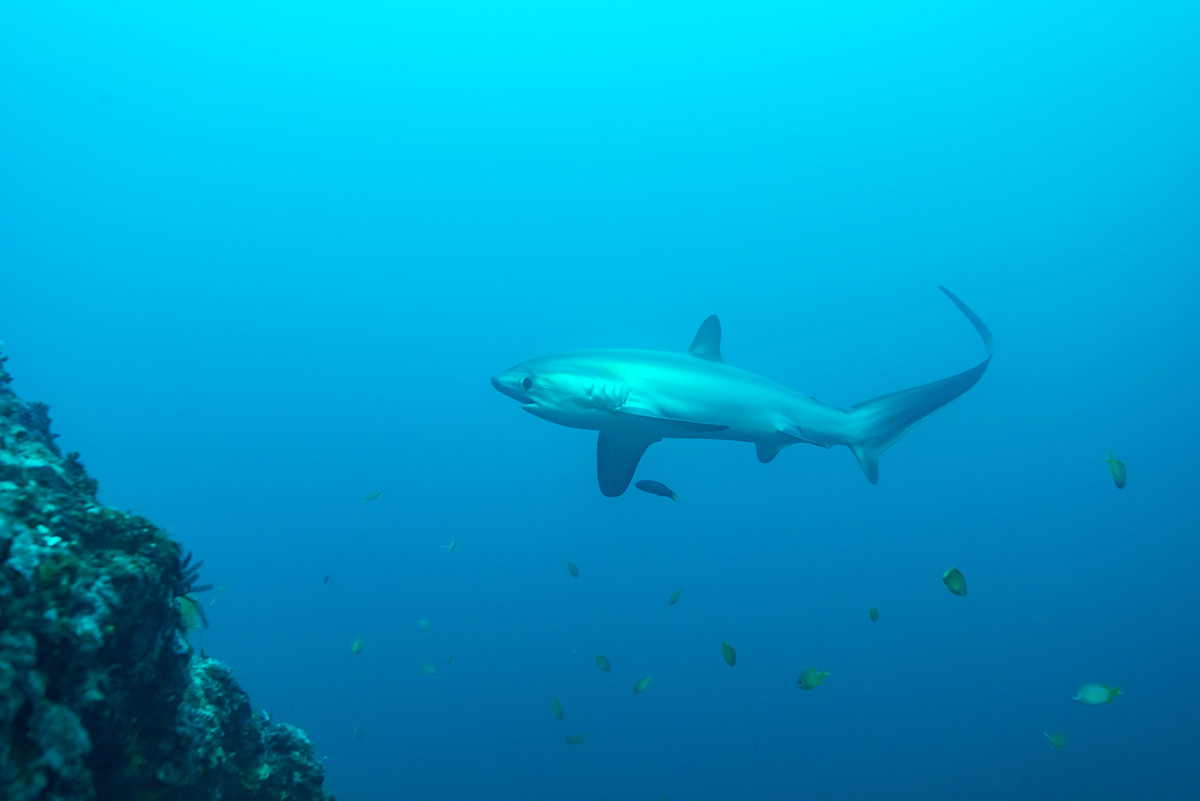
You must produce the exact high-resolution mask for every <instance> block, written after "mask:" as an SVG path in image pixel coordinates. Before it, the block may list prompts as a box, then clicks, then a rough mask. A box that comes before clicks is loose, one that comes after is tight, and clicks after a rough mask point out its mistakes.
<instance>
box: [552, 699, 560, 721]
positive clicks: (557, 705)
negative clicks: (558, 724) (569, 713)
mask: <svg viewBox="0 0 1200 801" xmlns="http://www.w3.org/2000/svg"><path fill="white" fill-rule="evenodd" d="M550 711H551V712H553V713H554V719H555V720H562V716H563V708H562V704H560V703H559V702H558V698H551V699H550Z"/></svg>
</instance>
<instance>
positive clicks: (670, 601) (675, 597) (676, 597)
mask: <svg viewBox="0 0 1200 801" xmlns="http://www.w3.org/2000/svg"><path fill="white" fill-rule="evenodd" d="M681 592H683V587H680V588H679V589H677V590H675V592H673V593H671V597H670V598H668V599H667V603H668V604H670V605H671V606H674V605H675V602H676V601H678V600H679V593H681Z"/></svg>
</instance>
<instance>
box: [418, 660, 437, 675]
mask: <svg viewBox="0 0 1200 801" xmlns="http://www.w3.org/2000/svg"><path fill="white" fill-rule="evenodd" d="M420 668H421V672H422V673H428V674H430V675H433V674H434V673H437V670H435V669H434V667H433V665H431V664H429V663H428V662H422V663H421V664H420Z"/></svg>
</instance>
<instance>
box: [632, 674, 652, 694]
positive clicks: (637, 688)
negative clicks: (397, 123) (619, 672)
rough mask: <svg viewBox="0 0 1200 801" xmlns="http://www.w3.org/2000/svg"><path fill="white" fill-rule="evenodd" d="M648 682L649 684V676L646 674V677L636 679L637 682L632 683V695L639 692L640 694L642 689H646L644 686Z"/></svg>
mask: <svg viewBox="0 0 1200 801" xmlns="http://www.w3.org/2000/svg"><path fill="white" fill-rule="evenodd" d="M649 684H650V677H649V676H647V677H646V678H644V679H638V682H637V684H635V685H633V694H634V695H641V694H642V691H644V690H645V689H646V686H647V685H649Z"/></svg>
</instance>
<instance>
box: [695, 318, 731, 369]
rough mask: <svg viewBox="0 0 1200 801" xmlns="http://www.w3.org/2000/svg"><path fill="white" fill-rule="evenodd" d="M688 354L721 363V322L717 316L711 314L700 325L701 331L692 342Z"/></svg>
mask: <svg viewBox="0 0 1200 801" xmlns="http://www.w3.org/2000/svg"><path fill="white" fill-rule="evenodd" d="M688 353H690V354H692V355H693V356H699V357H700V358H701V359H708V360H709V361H710V362H721V361H724V359H722V358H721V321H720V320H718V319H717V315H715V314H710V315H709V316H708V319H707V320H705V321H704V322H702V323H700V330H699V331H697V332H696V338H695V339H693V340H692V346H691V347H690V348H688Z"/></svg>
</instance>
